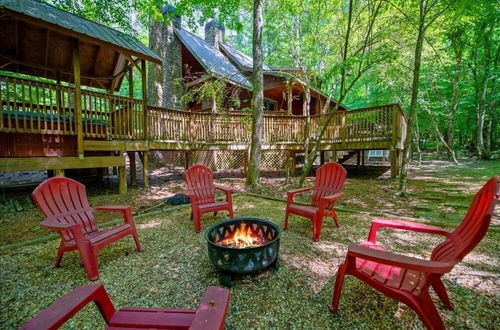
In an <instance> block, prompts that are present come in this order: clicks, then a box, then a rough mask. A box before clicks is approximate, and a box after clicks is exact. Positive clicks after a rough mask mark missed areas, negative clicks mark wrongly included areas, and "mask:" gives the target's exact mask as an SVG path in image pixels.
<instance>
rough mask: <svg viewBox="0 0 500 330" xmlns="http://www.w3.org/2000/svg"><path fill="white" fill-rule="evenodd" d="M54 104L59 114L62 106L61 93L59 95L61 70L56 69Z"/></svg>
mask: <svg viewBox="0 0 500 330" xmlns="http://www.w3.org/2000/svg"><path fill="white" fill-rule="evenodd" d="M56 83H57V87H56V106H57V112H58V113H59V114H60V113H61V112H62V111H61V107H62V95H61V71H56Z"/></svg>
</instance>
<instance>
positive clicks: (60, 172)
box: [54, 169, 64, 176]
mask: <svg viewBox="0 0 500 330" xmlns="http://www.w3.org/2000/svg"><path fill="white" fill-rule="evenodd" d="M54 176H64V170H63V169H55V170H54Z"/></svg>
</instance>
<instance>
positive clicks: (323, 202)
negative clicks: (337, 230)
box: [319, 192, 345, 213]
mask: <svg viewBox="0 0 500 330" xmlns="http://www.w3.org/2000/svg"><path fill="white" fill-rule="evenodd" d="M344 196H345V194H344V193H342V192H338V193H336V194H333V195H329V196H325V197H321V199H320V201H319V212H320V213H322V212H323V211H324V210H325V209H326V206H327V205H328V204H329V203H331V202H335V201H336V200H337V199H340V198H342V197H344Z"/></svg>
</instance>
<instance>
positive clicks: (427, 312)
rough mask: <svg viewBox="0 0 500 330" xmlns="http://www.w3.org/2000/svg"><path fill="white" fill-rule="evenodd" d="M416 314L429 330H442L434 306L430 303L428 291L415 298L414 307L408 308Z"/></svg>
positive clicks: (439, 317) (441, 322) (442, 326)
mask: <svg viewBox="0 0 500 330" xmlns="http://www.w3.org/2000/svg"><path fill="white" fill-rule="evenodd" d="M410 307H412V308H413V310H415V312H416V313H417V314H418V316H419V317H420V319H421V320H422V322H424V324H425V326H426V327H427V328H428V329H430V330H444V329H445V327H444V323H443V319H442V318H441V315H439V313H438V311H437V308H436V305H435V304H434V302H433V301H432V298H431V295H430V294H429V291H426V292H422V294H421V295H420V297H418V298H417V300H416V304H415V306H410Z"/></svg>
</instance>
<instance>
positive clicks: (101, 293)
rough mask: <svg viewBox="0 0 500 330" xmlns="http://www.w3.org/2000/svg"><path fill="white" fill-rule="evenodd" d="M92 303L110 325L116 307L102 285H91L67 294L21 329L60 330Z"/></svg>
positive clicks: (80, 287)
mask: <svg viewBox="0 0 500 330" xmlns="http://www.w3.org/2000/svg"><path fill="white" fill-rule="evenodd" d="M91 301H94V302H95V304H96V305H97V308H99V311H100V312H101V314H102V316H103V317H104V320H105V321H106V323H107V324H109V320H110V319H111V317H112V316H113V314H114V313H115V307H114V306H113V303H112V302H111V300H110V299H109V296H108V294H107V293H106V290H104V286H103V285H102V284H91V285H82V286H79V287H77V288H76V289H74V290H73V291H71V292H69V293H67V294H65V295H64V296H62V297H61V298H59V299H58V300H57V301H55V302H54V303H53V304H52V305H50V306H49V307H47V308H46V309H44V310H43V311H41V312H40V313H38V314H37V315H35V317H33V318H32V319H31V320H30V321H29V322H28V323H26V324H25V325H23V327H22V328H21V329H26V330H28V329H29V330H31V329H33V330H35V329H58V328H59V327H60V326H61V325H63V324H64V323H65V322H66V321H68V320H69V319H70V318H71V317H73V315H75V314H76V313H77V312H79V311H80V310H81V309H82V308H83V307H85V306H86V305H87V304H88V303H90V302H91Z"/></svg>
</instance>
